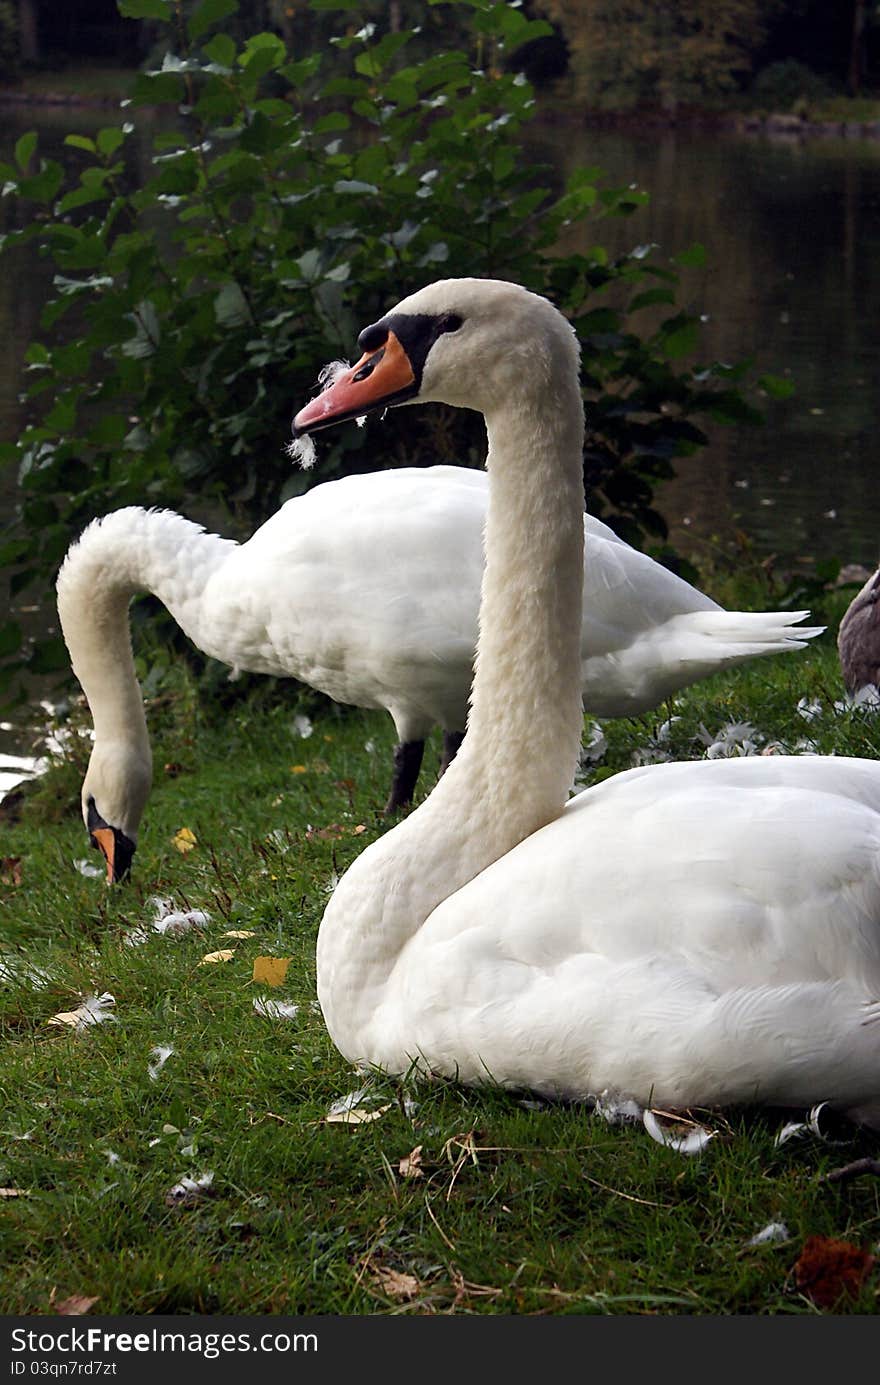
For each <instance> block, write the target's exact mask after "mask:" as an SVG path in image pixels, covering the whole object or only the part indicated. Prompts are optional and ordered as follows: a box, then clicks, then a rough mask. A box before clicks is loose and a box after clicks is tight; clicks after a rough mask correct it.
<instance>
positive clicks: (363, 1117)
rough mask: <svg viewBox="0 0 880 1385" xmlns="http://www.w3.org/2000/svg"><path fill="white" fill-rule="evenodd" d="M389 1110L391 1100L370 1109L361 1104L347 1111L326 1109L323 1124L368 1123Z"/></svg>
mask: <svg viewBox="0 0 880 1385" xmlns="http://www.w3.org/2000/svg"><path fill="white" fill-rule="evenodd" d="M390 1110H391V1102H390V1101H389V1102H388V1104H387V1105H385V1106H374V1107H373V1108H372V1109H371V1110H367V1109H365V1107H363V1106H352V1107H350V1109H349V1110H347V1111H334V1110H332V1109H331V1110H330V1111H328V1113H327V1115H326V1116H325V1117H324V1124H325V1125H368V1124H369V1123H370V1121H377V1120H378V1119H379V1117H380V1116H384V1114H385V1112H386V1111H390Z"/></svg>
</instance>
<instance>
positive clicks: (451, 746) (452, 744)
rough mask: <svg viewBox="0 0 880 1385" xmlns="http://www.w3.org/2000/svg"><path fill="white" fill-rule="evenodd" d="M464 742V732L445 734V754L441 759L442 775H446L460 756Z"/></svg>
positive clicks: (448, 732)
mask: <svg viewBox="0 0 880 1385" xmlns="http://www.w3.org/2000/svg"><path fill="white" fill-rule="evenodd" d="M463 740H464V732H463V731H444V732H443V754H442V756H441V758H440V773H441V775H443V774H445V773H446V771H447V770H448V769H449V766H450V765H451V764H452V761H453V760H454V759H455V757H456V755H457V754H458V751H459V747H460V745H461V743H462V741H463Z"/></svg>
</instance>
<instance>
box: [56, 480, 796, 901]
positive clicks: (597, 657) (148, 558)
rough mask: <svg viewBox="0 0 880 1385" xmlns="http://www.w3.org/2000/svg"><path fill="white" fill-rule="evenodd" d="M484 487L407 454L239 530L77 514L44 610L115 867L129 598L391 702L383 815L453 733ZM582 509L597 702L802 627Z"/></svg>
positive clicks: (358, 698) (247, 658)
mask: <svg viewBox="0 0 880 1385" xmlns="http://www.w3.org/2000/svg"><path fill="white" fill-rule="evenodd" d="M487 495H488V478H487V477H486V474H485V472H481V471H473V470H469V469H467V468H464V467H451V466H437V467H429V468H424V469H422V468H410V469H405V470H403V469H402V470H397V471H387V472H377V473H374V474H372V475H367V476H349V477H346V478H345V479H344V480H341V481H331V482H327V483H325V484H324V485H320V486H316V487H315V488H314V489H313V490H311V491H309V492H308V493H307V494H306V495H304V496H302V497H300V498H298V499H295V500H289V501H288V502H287V504H286V505H283V506H282V507H281V509H280V510H279V511H278V513H277V514H275V515H273V517H272V518H271V519H270V520H268V521H267V523H265V524H264V525H263V526H262V527H261V528H260V529H258V530H257V532H256V533H255V534H254V535H253V536H252V538H250V539H249V540H248V542H247V543H243V544H237V543H235V542H233V541H232V540H230V539H224V538H221V537H220V536H219V535H217V534H208V533H205V532H204V530H203V529H202V528H201V527H200V526H198V525H196V524H193V523H192V522H191V521H189V520H187V519H184V518H183V517H182V516H180V515H177V514H173V513H171V512H169V511H157V510H144V509H140V508H136V507H132V508H129V509H124V510H118V511H116V512H115V513H113V514H109V515H106V516H105V517H104V518H103V519H100V520H96V521H94V522H93V523H92V524H90V525H89V527H88V528H87V529H86V530H85V532H84V533H83V535H82V537H81V538H80V539H79V541H78V542H77V543H75V544H73V545H72V547H71V548H70V550H69V552H68V554H67V557H66V559H65V561H64V565H63V567H62V569H61V572H60V574H59V577H58V613H59V617H60V621H61V627H62V630H63V632H64V638H65V640H66V641H67V646H68V650H69V652H70V658H71V663H72V665H73V670H74V673H75V674H76V676H77V678H78V679H79V681H80V683H81V684H82V687H83V690H84V692H85V694H86V697H87V699H88V702H89V706H90V708H91V711H92V716H93V718H94V727H95V747H94V751H93V754H92V758H91V762H90V764H89V768H88V773H87V774H86V778H85V780H84V783H83V791H82V802H83V815H84V818H85V821H86V825H87V827H88V829H89V832H90V833H91V834H92V837H93V839H94V841H95V842H96V843H97V844H98V845H99V846H100V847H101V849H102V851H103V852H104V855H105V857H106V860H107V870H108V878H109V879H110V880H114V879H117V878H121V877H122V876H123V875H124V874H125V873H126V871H127V870H128V868H129V866H130V864H131V859H132V855H133V852H134V846H135V842H136V840H137V833H138V826H139V824H140V820H141V816H142V814H143V811H144V807H145V804H146V801H147V797H148V794H149V791H150V779H151V769H150V747H149V741H148V738H147V730H146V723H145V721H144V713H143V707H142V703H141V695H140V691H139V689H138V686H137V682H136V679H135V673H134V665H133V663H132V657H131V647H130V642H129V632H128V603H129V601H130V599H131V597H132V596H133V595H134V594H135V593H137V592H142V591H149V592H152V593H153V594H154V595H156V596H157V597H159V599H160V600H161V601H162V602H163V603H164V604H165V605H166V606H167V607H168V610H169V611H170V612H171V614H172V615H173V616H174V618H175V620H176V621H177V622H178V624H179V625H180V627H181V629H183V630H184V631H185V633H186V634H187V635H188V636H189V638H190V639H191V640H192V641H193V642H194V644H196V645H197V646H198V647H199V649H201V650H203V651H204V652H205V653H207V654H211V655H213V656H214V657H215V658H217V659H220V660H221V661H222V662H223V663H227V664H231V665H232V666H233V667H235V668H236V669H243V670H248V671H250V672H254V673H269V674H277V675H281V676H292V677H295V678H298V679H301V680H302V682H304V683H308V684H310V685H311V686H312V687H314V688H318V689H320V691H321V692H324V693H327V694H328V695H329V696H330V697H332V698H335V699H336V700H337V701H338V702H346V703H354V704H356V705H357V706H360V707H373V708H384V709H385V710H387V711H388V712H389V713H390V714H391V716H392V718H393V719H394V725H395V727H396V730H397V737H398V744H397V746H396V748H395V753H394V776H393V780H392V785H391V791H390V794H389V798H388V802H387V804H386V811H387V812H391V811H393V810H394V809H396V808H398V807H401V806H402V805H404V804H406V803H408V802H410V800H411V798H412V794H413V790H414V788H415V784H416V779H417V777H418V773H419V767H420V764H421V760H422V753H423V751H424V743H425V737H426V736H427V735H428V732H429V731H430V729H431V727H432V726H434V725H438V724H439V725H440V726H441V727H442V728H443V733H444V757H443V767H445V765H446V764H448V763H449V761H450V760H451V759H452V757H453V755H454V754H455V751H456V750H457V748H458V745H459V743H460V741H461V737H462V734H463V732H464V726H465V719H466V713H467V698H468V692H469V690H470V684H471V677H472V672H473V658H474V646H475V644H476V638H477V610H478V607H479V594H480V579H481V574H482V567H483V549H482V531H483V525H484V522H485V516H486V501H487ZM584 523H585V524H586V526H587V528H588V531H589V533H590V537H591V543H592V553H593V559H592V562H591V564H590V567H589V569H588V570H587V571H586V572H585V574H584V580H585V583H586V603H585V609H586V611H587V617H586V619H585V621H584V625H583V629H582V632H581V679H582V683H583V693H584V700H585V702H586V704H587V706H588V707H589V708H590V710H592V711H594V712H595V713H596V714H597V715H601V716H622V715H627V714H632V713H637V712H641V711H644V710H645V709H646V708H648V707H652V706H655V705H656V703H658V702H659V701H661V700H662V699H663V698H664V697H666V696H668V695H669V694H670V693H672V692H674V691H675V690H676V689H678V688H680V687H682V686H684V684H686V683H690V682H693V681H694V680H695V679H697V678H702V677H705V676H706V675H707V674H710V673H713V672H715V670H717V669H718V668H721V667H723V666H725V665H729V664H735V663H738V662H740V661H741V660H743V659H747V658H750V657H752V656H753V655H758V654H773V653H777V652H779V651H782V650H790V649H800V648H802V647H803V643H804V641H805V640H806V639H808V638H810V637H811V636H812V635H814V634H815V633H817V632H816V631H815V630H812V629H803V628H797V629H795V628H792V626H793V623H794V622H796V621H798V620H801V619H802V618H803V616H804V615H805V614H806V612H794V613H792V612H782V613H779V612H740V611H725V610H723V609H722V608H721V607H720V606H717V605H716V604H715V602H714V601H711V600H710V599H709V597H707V596H704V595H703V594H702V593H701V592H699V591H697V590H695V588H694V587H692V586H690V585H689V584H688V583H687V582H684V581H682V580H681V579H680V578H678V577H676V576H674V575H673V574H672V573H671V572H669V571H667V569H666V568H664V567H661V566H660V564H659V563H655V562H653V561H652V559H650V558H648V557H646V556H645V555H644V554H643V553H639V552H637V551H636V550H635V549H633V548H630V547H629V546H628V545H627V544H625V543H622V542H621V541H620V540H619V539H618V538H617V537H616V535H615V534H614V533H613V531H612V530H611V529H609V528H608V527H607V526H606V525H604V524H602V523H601V522H600V521H599V520H596V519H593V518H591V517H590V516H584Z"/></svg>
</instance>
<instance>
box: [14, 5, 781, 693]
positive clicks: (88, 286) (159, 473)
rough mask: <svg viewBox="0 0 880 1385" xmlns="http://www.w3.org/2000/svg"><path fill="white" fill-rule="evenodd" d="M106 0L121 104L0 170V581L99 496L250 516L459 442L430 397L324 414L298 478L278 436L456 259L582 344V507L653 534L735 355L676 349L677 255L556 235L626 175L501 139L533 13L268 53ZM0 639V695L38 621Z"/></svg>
mask: <svg viewBox="0 0 880 1385" xmlns="http://www.w3.org/2000/svg"><path fill="white" fill-rule="evenodd" d="M119 8H120V11H121V13H122V14H123V15H125V16H127V17H130V18H133V19H140V20H144V21H148V22H150V24H151V25H153V26H155V25H156V24H159V25H160V26H162V32H163V33H164V34H165V38H166V42H165V49H166V51H165V56H164V59H163V61H162V63H161V65H160V66H158V67H154V68H153V69H152V70H150V71H147V72H143V73H142V74H140V75H138V76H137V78H136V80H135V81H134V84H133V88H132V91H131V97H130V100H129V101H128V102H127V103H124V104H125V109H124V111H123V117H124V118H123V120H122V121H121V122H120V123H118V124H112V125H108V126H106V127H105V128H103V129H101V130H99V131H98V133H97V135H96V136H95V137H94V138H91V137H85V136H79V135H71V136H68V139H67V144H68V145H69V146H70V149H71V155H72V156H73V158H74V159H78V160H79V168H78V171H77V170H74V171H71V168H70V167H67V168H63V167H62V166H61V164H60V163H58V162H55V161H53V160H50V159H45V158H41V157H40V154H39V150H38V141H37V136H36V135H35V134H27V135H24V136H23V137H22V138H21V139H20V140H19V141H18V144H17V146H16V149H15V164H14V166H12V165H7V166H0V179H2V181H3V183H4V184H5V190H6V194H7V196H11V197H13V198H14V199H16V201H17V202H18V203H19V204H20V209H21V215H20V218H19V221H20V229H17V230H13V231H12V232H10V233H9V234H8V235H7V236H6V237H5V238H4V243H5V245H6V246H9V245H12V244H16V243H19V242H22V241H36V242H37V244H38V245H39V247H40V250H41V253H42V254H43V255H45V256H47V257H48V258H49V259H50V260H51V261H52V262H53V263H54V266H55V269H56V275H55V279H54V288H53V291H52V294H51V297H50V299H49V301H48V302H47V303H46V306H45V309H44V312H43V315H42V321H41V326H42V335H41V339H40V340H38V341H34V342H33V343H32V344H31V345H30V347H29V349H28V351H27V357H26V359H27V366H28V376H29V385H28V391H27V392H28V395H29V398H30V405H31V410H32V416H33V422H32V423H31V424H30V425H29V426H28V427H26V428H25V429H24V431H23V432H22V434H21V436H20V437H19V438H18V440H17V441H16V442H14V443H11V444H7V445H6V446H5V447H3V448H2V450H0V463H2V462H5V463H7V464H11V465H15V466H17V468H18V478H19V496H20V500H19V504H18V509H17V514H16V516H15V519H14V522H13V525H12V527H11V528H10V530H9V531H8V532H7V534H6V536H5V539H4V540H2V541H0V566H5V567H6V568H7V569H12V572H11V588H12V591H13V594H15V593H17V592H19V591H21V590H22V589H24V588H25V587H26V586H27V585H28V584H29V583H31V582H34V581H35V580H40V581H42V582H43V583H45V582H46V581H47V579H49V578H50V577H51V576H52V575H54V572H55V570H56V569H57V565H58V563H59V562H60V560H61V558H62V557H63V555H64V552H65V550H66V549H67V547H68V545H69V544H70V542H71V541H72V540H73V539H74V538H75V537H76V535H77V534H78V533H79V532H80V531H81V529H82V528H83V526H84V525H85V524H86V523H87V522H88V521H89V520H90V519H91V518H92V517H93V516H95V515H98V514H101V513H105V512H107V511H109V510H112V509H115V508H117V507H119V506H121V505H126V504H144V505H164V506H171V507H173V508H178V509H179V508H184V509H185V508H186V503H187V496H189V495H192V494H193V492H198V493H199V495H200V496H205V497H212V498H217V499H220V498H222V500H223V501H224V502H225V503H226V504H227V505H229V506H230V508H232V509H233V510H234V512H235V516H236V523H237V524H238V526H239V528H240V529H241V528H248V529H249V528H251V527H252V526H253V525H254V524H255V523H256V522H257V521H259V520H262V519H263V518H265V517H266V515H267V514H269V513H270V512H271V511H272V510H273V509H274V508H275V507H276V506H277V505H278V503H279V501H280V500H282V499H284V498H286V497H289V496H290V495H293V494H295V493H296V492H297V491H298V490H302V489H304V488H305V487H306V486H308V485H311V484H314V482H315V480H325V479H328V478H330V477H333V476H337V475H340V474H342V473H345V472H349V471H352V470H370V469H373V468H378V467H384V466H387V465H400V464H405V463H413V462H432V461H436V460H455V461H458V462H461V463H465V464H467V463H475V462H477V461H479V460H480V459H481V455H482V444H483V432H482V427H481V424H480V421H479V420H478V419H476V418H475V416H473V415H467V414H463V413H452V412H451V411H443V410H439V409H438V410H428V411H425V412H424V414H421V415H419V416H415V415H412V414H410V413H409V411H406V417H405V419H404V420H403V426H401V422H400V419H399V417H398V416H397V415H395V414H394V413H392V415H391V416H390V417H389V419H388V421H387V422H386V424H385V426H384V427H383V429H382V431H381V432H377V431H376V430H372V431H370V432H369V433H367V434H365V433H364V432H363V431H361V430H358V429H357V428H355V427H354V426H352V427H351V428H349V429H340V430H335V431H334V433H333V435H332V437H331V438H330V440H329V441H328V442H327V443H326V444H325V445H324V446H323V447H322V449H321V461H320V463H319V466H318V467H317V468H316V470H315V472H313V473H309V474H305V473H302V472H298V471H294V470H293V469H292V468H291V465H290V462H289V460H288V459H287V457H286V455H285V452H284V449H285V444H286V442H287V441H288V438H289V420H290V417H291V415H292V413H293V411H294V410H295V408H296V407H298V406H299V405H301V403H302V402H303V400H304V399H306V398H307V397H308V396H309V394H310V393H311V392H312V391H313V389H314V386H315V380H316V376H317V373H318V370H319V368H320V366H321V365H322V363H323V362H325V361H326V360H327V359H328V358H330V357H334V356H339V355H340V354H346V353H347V352H350V351H351V350H352V348H353V346H354V342H355V338H356V335H357V332H358V330H359V329H360V327H361V326H363V325H364V324H366V323H368V322H370V321H372V320H374V319H375V318H376V317H378V316H380V315H381V314H382V313H383V312H384V311H385V310H386V309H387V308H388V306H389V305H390V304H392V303H393V302H395V301H396V300H397V299H399V298H400V297H402V296H403V295H404V294H407V293H409V292H411V291H413V290H414V289H416V288H418V287H420V286H421V285H423V284H425V283H427V282H430V281H431V280H433V279H437V278H443V277H447V276H458V275H478V276H494V277H499V278H509V279H513V280H518V281H519V282H521V283H523V284H525V285H526V286H527V287H529V288H531V289H533V290H536V291H538V292H541V293H545V294H547V295H548V296H550V297H551V298H552V299H553V300H554V301H555V302H556V303H557V304H558V305H559V306H560V307H561V308H562V309H563V310H564V311H565V312H566V313H568V315H569V316H570V317H571V319H572V321H573V323H574V324H575V327H576V329H577V331H578V332H579V334H580V337H581V340H582V343H583V347H584V385H585V389H586V392H587V400H588V403H587V416H588V434H589V436H588V441H587V450H586V454H585V476H586V481H587V486H588V494H589V499H590V504H591V508H592V509H593V510H594V512H596V513H600V514H601V513H604V514H605V515H606V517H607V518H609V519H610V521H611V522H612V524H614V526H615V527H616V528H617V529H618V530H619V531H620V532H621V533H622V534H623V535H624V536H625V537H626V538H628V539H630V540H633V541H636V542H640V541H641V540H642V538H643V537H644V536H645V535H650V536H652V537H655V538H657V539H660V540H662V539H663V538H664V537H665V533H666V529H665V525H664V523H663V520H662V518H661V517H660V515H659V514H658V513H657V512H656V510H655V509H654V507H653V503H652V502H653V487H654V484H655V483H656V481H657V480H659V479H661V478H663V477H667V476H670V475H671V474H672V462H673V459H674V458H675V457H676V456H678V455H682V454H683V453H686V452H690V451H693V449H695V448H697V447H699V446H700V445H702V444H703V443H704V441H705V437H704V434H703V433H702V431H701V430H700V429H699V428H698V427H697V426H696V424H695V423H694V421H693V419H694V416H695V415H697V414H701V413H702V414H709V415H712V416H714V417H716V418H721V419H725V420H728V421H730V420H731V419H733V420H742V419H743V418H751V417H754V414H753V412H752V411H751V410H750V409H749V408H748V407H747V406H746V404H745V403H744V402H743V400H742V398H741V397H740V395H739V394H738V392H737V389H736V383H737V378H738V374H739V373H741V372H737V371H736V370H731V369H730V368H729V367H721V366H717V365H711V364H710V365H707V366H703V367H702V368H700V369H697V368H689V367H685V366H683V365H682V361H683V360H684V359H685V358H686V357H690V356H692V355H693V353H694V351H695V350H696V349H697V346H698V341H699V322H698V319H697V318H696V317H695V316H693V315H691V314H689V313H686V312H682V311H680V310H679V309H677V307H676V305H675V294H676V284H677V274H676V271H675V270H674V269H673V268H670V267H668V266H667V267H660V266H658V265H656V264H655V263H654V262H653V260H652V247H645V246H642V247H638V248H636V249H634V250H633V251H632V253H630V254H628V255H624V256H622V257H620V258H618V259H615V260H612V259H610V258H609V256H608V255H607V254H606V253H605V251H604V250H603V249H601V248H600V247H596V248H594V249H592V250H591V251H589V253H586V254H572V255H565V256H562V255H559V254H557V253H556V251H555V250H554V246H555V245H556V243H557V241H558V239H559V237H560V234H561V232H562V231H563V230H564V229H565V228H567V227H569V226H570V224H571V223H572V222H576V221H580V220H582V219H583V218H585V217H588V216H620V215H626V214H627V213H629V212H631V211H633V210H634V209H635V208H636V207H638V206H639V205H641V204H642V203H643V202H644V201H645V195H644V194H643V193H640V192H637V191H633V190H632V189H630V188H628V187H625V188H613V187H605V186H604V185H603V179H602V174H601V171H600V170H599V169H596V168H583V169H580V170H578V171H577V172H576V173H575V175H574V176H573V177H572V178H571V179H570V180H569V182H568V185H567V186H566V187H565V188H564V189H563V190H561V191H559V190H555V191H551V190H550V188H549V187H548V181H552V180H548V179H546V178H545V177H544V174H543V173H542V171H540V170H536V169H535V168H534V167H532V166H530V165H528V163H527V161H526V160H524V159H523V157H522V153H521V149H520V144H519V136H520V132H521V130H522V129H523V126H524V125H525V124H526V122H528V121H529V120H530V119H531V117H532V115H533V113H534V109H535V102H534V94H533V91H532V88H531V86H530V85H529V83H528V82H527V81H526V79H525V78H524V77H523V76H522V75H520V74H518V73H517V72H516V71H515V66H514V64H513V63H512V55H515V53H516V51H517V50H518V49H519V48H520V47H521V46H523V45H524V44H526V43H528V42H531V41H533V40H534V39H535V38H538V37H540V36H542V35H543V34H544V33H546V32H548V31H549V26H548V25H546V24H544V23H543V22H532V21H529V20H527V19H526V18H525V17H524V15H523V14H522V13H521V11H520V10H519V9H518V8H516V7H515V6H512V5H510V4H507V3H493V0H455V3H454V4H453V5H452V6H447V7H446V11H447V12H449V13H451V14H452V15H453V17H454V18H455V19H456V21H457V22H458V23H459V24H460V23H461V21H462V18H463V17H464V18H465V19H466V20H467V23H468V25H469V28H470V33H471V41H470V51H464V49H451V50H445V49H444V50H439V49H437V48H436V47H434V48H433V51H431V52H430V53H429V54H427V55H426V53H425V50H424V48H422V49H421V50H419V48H418V45H419V44H420V43H422V42H423V36H421V35H419V34H418V33H417V32H415V31H411V30H405V31H401V32H381V31H380V29H379V28H378V27H376V26H374V25H373V24H366V25H363V24H362V22H361V20H362V7H361V5H360V3H359V0H312V4H311V6H310V9H311V11H312V17H313V18H314V17H316V16H317V17H320V20H321V22H322V23H323V24H326V23H327V20H328V15H331V16H332V18H333V20H334V28H335V33H333V34H332V35H331V36H330V38H329V42H328V43H327V44H326V45H324V46H323V47H322V48H321V50H320V51H309V50H305V51H299V50H298V49H296V48H295V49H294V51H293V52H291V51H289V50H288V47H287V46H286V45H285V42H284V41H283V39H282V38H281V37H280V36H279V35H278V34H276V33H274V32H261V33H257V34H254V35H252V36H251V37H250V38H248V39H247V40H245V41H244V42H243V43H237V42H236V41H235V40H234V39H233V38H232V37H230V36H229V35H228V34H227V33H224V32H223V31H222V29H218V26H221V25H222V23H223V22H224V20H225V19H228V18H230V17H231V16H232V15H233V14H234V13H235V12H236V10H237V5H236V4H235V0H202V3H201V4H199V5H198V6H196V7H195V8H194V9H193V10H192V11H191V12H189V13H188V17H186V18H184V15H183V11H182V9H181V7H180V4H179V0H175V3H172V0H119ZM324 32H326V30H325V31H324ZM412 45H416V49H415V51H417V52H420V57H419V61H418V62H414V61H410V57H409V54H410V48H411V46H412ZM145 108H150V109H152V110H159V111H160V112H162V113H163V120H162V121H161V123H160V124H159V126H158V133H156V134H155V136H154V152H153V157H152V171H151V174H150V176H149V178H148V179H147V181H146V182H140V183H139V182H136V181H135V180H134V179H133V177H132V174H131V171H130V169H129V167H128V164H127V159H126V155H127V151H128V148H129V145H130V137H131V135H132V133H133V130H134V126H135V122H136V121H137V119H138V116H139V112H141V111H142V110H144V109H145ZM0 249H2V245H0ZM700 254H701V252H700V250H699V248H696V249H694V250H693V251H692V252H690V256H689V257H688V256H687V255H686V256H683V257H681V262H685V261H686V260H687V259H688V258H690V259H692V260H693V259H695V258H699V256H700ZM645 310H648V311H649V312H650V315H651V321H652V322H653V323H654V324H655V325H653V326H652V327H651V328H650V329H649V330H646V331H645V332H643V334H642V335H639V333H638V332H637V331H636V330H634V328H633V327H632V326H631V325H630V317H631V315H633V314H635V315H638V314H642V319H641V320H642V321H644V314H645ZM0 659H2V660H4V661H5V675H4V674H3V671H2V670H0V676H5V679H6V686H7V689H9V688H10V687H11V686H12V685H13V683H14V679H15V675H16V674H17V673H18V672H19V671H20V670H21V669H22V668H23V667H27V668H28V669H30V670H31V671H35V672H36V671H47V670H51V669H53V668H63V667H65V666H66V658H65V652H64V649H63V646H62V645H61V642H60V641H59V640H56V641H54V642H52V641H45V640H44V641H38V642H37V643H35V644H26V643H24V642H23V641H22V636H21V632H20V631H19V629H18V627H17V626H16V624H15V623H14V622H13V621H9V622H7V623H6V624H5V625H0ZM0 686H2V685H0Z"/></svg>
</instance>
